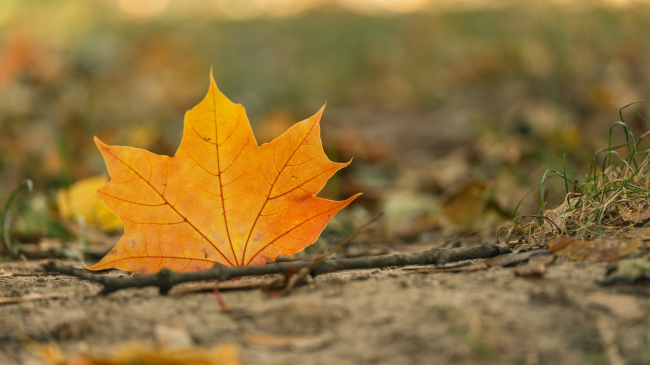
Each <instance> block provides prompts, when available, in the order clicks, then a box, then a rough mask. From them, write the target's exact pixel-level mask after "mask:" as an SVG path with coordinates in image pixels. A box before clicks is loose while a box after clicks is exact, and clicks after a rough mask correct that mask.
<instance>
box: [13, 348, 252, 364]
mask: <svg viewBox="0 0 650 365" xmlns="http://www.w3.org/2000/svg"><path fill="white" fill-rule="evenodd" d="M25 347H26V348H27V349H28V350H29V351H31V352H32V353H34V354H36V355H38V356H40V357H41V358H42V359H43V360H45V361H46V362H47V363H49V364H53V365H134V364H138V365H161V364H164V365H242V363H241V362H240V361H239V356H238V352H239V351H238V349H237V347H236V346H235V345H230V344H227V345H218V346H215V347H211V348H205V347H199V346H192V347H185V348H183V349H179V350H170V349H167V348H162V347H160V346H151V345H148V344H144V343H135V344H126V345H117V346H114V347H113V348H111V349H110V350H109V351H107V352H105V353H99V352H97V353H95V352H89V353H85V352H79V353H77V354H75V355H72V356H68V355H66V354H64V353H63V351H61V349H60V347H59V346H58V345H57V344H56V343H54V342H50V344H48V345H41V344H39V343H36V342H28V343H27V344H25Z"/></svg>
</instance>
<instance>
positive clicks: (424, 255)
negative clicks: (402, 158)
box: [43, 245, 511, 294]
mask: <svg viewBox="0 0 650 365" xmlns="http://www.w3.org/2000/svg"><path fill="white" fill-rule="evenodd" d="M510 252H511V250H510V248H508V247H501V246H494V245H486V246H472V247H461V248H452V249H434V250H429V251H423V252H418V253H411V254H395V255H386V256H369V257H354V258H344V259H338V260H334V259H327V260H324V261H322V262H320V263H319V264H318V265H317V266H316V267H314V268H313V270H312V275H321V274H326V273H331V272H337V271H344V270H357V269H376V268H384V267H391V266H410V265H442V264H446V263H449V262H457V261H464V260H473V259H484V258H490V257H493V256H497V255H501V254H505V253H510ZM311 264H312V263H311V262H291V263H278V264H267V265H260V266H238V267H226V266H222V265H218V264H217V265H215V266H214V267H213V268H212V269H209V270H203V271H195V272H185V273H179V272H173V271H170V270H167V269H162V270H161V271H160V272H159V273H157V274H154V275H140V276H133V277H126V278H116V277H110V276H105V275H97V274H91V273H90V272H88V271H87V270H82V269H76V268H74V267H71V266H68V265H63V264H61V263H58V262H56V261H54V260H52V261H49V262H47V263H46V264H44V265H43V267H44V268H45V270H47V271H49V272H58V273H62V274H66V275H70V276H75V277H78V278H80V279H84V280H88V281H92V282H96V283H99V284H102V285H104V289H103V290H102V291H101V292H100V294H109V293H112V292H115V291H118V290H122V289H128V288H143V287H149V286H153V287H157V288H158V289H159V290H160V293H161V294H167V293H168V292H169V290H170V289H171V288H172V287H173V286H174V285H177V284H181V283H186V282H190V281H200V280H219V281H222V282H223V281H226V280H230V279H234V278H237V277H244V276H256V275H268V274H281V273H284V272H286V271H287V270H289V269H292V268H293V269H295V270H299V269H301V268H303V267H308V266H309V265H311Z"/></svg>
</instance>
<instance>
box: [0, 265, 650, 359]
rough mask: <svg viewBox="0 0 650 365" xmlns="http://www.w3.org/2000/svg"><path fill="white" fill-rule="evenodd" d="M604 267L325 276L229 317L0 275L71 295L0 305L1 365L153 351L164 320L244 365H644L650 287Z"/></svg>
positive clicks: (81, 285)
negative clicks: (127, 346)
mask: <svg viewBox="0 0 650 365" xmlns="http://www.w3.org/2000/svg"><path fill="white" fill-rule="evenodd" d="M2 268H4V269H5V272H15V273H25V272H32V273H33V272H34V270H35V269H34V266H33V265H32V266H30V265H28V264H17V263H14V264H4V265H3V266H2ZM605 268H606V264H604V263H581V262H573V261H568V260H567V259H563V258H558V259H557V260H556V262H555V263H553V264H551V265H550V266H549V267H548V270H547V272H546V275H545V276H544V277H543V278H538V279H525V278H519V277H515V276H514V275H513V273H512V269H511V268H491V269H490V270H488V271H478V272H464V273H435V274H421V273H418V272H416V271H409V270H402V269H399V268H393V269H385V270H363V271H352V272H343V273H334V274H328V275H323V276H320V277H316V278H315V279H314V280H313V281H312V282H310V283H309V284H307V285H305V286H301V287H299V288H297V289H295V290H294V291H293V292H292V293H291V294H290V295H289V296H287V297H282V298H272V297H269V296H268V295H266V294H265V293H263V292H262V291H260V290H259V289H256V290H232V291H224V292H223V294H222V295H223V298H224V299H225V301H226V302H227V303H228V304H229V305H230V306H231V307H232V309H231V310H230V311H222V310H220V308H219V306H218V305H217V302H216V300H215V296H214V294H213V293H212V292H209V291H204V292H197V291H189V292H188V290H190V289H191V288H193V286H192V285H193V284H184V285H183V286H180V287H177V288H175V289H174V290H173V291H172V293H171V294H170V295H168V296H161V295H159V294H158V293H157V290H156V289H133V290H124V291H121V292H117V293H113V294H110V295H108V296H97V295H95V293H97V292H98V291H99V290H100V287H99V286H98V285H96V284H90V283H87V282H84V281H81V280H78V279H76V278H71V277H66V276H62V275H40V276H15V275H14V276H2V277H0V293H2V294H1V295H2V296H3V297H11V296H20V295H25V294H29V293H55V292H68V291H70V293H71V294H70V295H67V296H64V297H61V298H53V299H46V300H39V301H32V302H21V303H15V304H5V305H2V306H0V364H40V363H43V362H42V360H40V358H38V357H37V356H35V355H33V354H32V353H30V352H29V351H27V350H26V349H25V348H24V347H23V345H22V344H21V339H24V338H26V337H28V338H30V339H32V340H34V341H37V342H40V343H47V342H49V341H51V340H53V341H56V342H58V343H59V344H60V346H61V347H62V348H63V350H64V351H65V352H67V353H76V352H78V351H97V350H99V351H101V350H106V349H110V348H111V347H112V346H114V345H117V344H123V343H125V342H130V341H144V342H148V343H152V344H153V343H155V341H156V340H155V336H154V332H155V329H156V327H157V326H160V325H166V324H174V325H181V326H183V327H185V328H187V331H188V332H189V334H190V335H191V337H192V339H193V340H194V341H195V342H196V343H197V344H199V345H203V346H213V345H215V344H221V343H234V344H236V345H237V346H238V347H239V348H240V358H241V360H242V362H243V363H244V364H249V365H250V364H432V363H435V364H452V363H462V364H491V363H498V364H557V363H563V364H607V363H623V362H622V361H627V363H629V364H647V363H649V362H650V345H649V343H648V341H649V340H648V338H649V337H650V331H649V328H650V327H649V326H648V317H647V312H648V309H650V287H648V286H647V284H646V285H634V286H632V285H619V286H612V287H601V286H599V285H598V284H596V283H595V282H594V279H595V278H597V277H598V276H600V275H602V274H603V273H604V271H605ZM30 270H31V271H30ZM121 274H123V273H120V272H112V273H110V275H121ZM227 285H228V284H227V283H224V286H227ZM235 285H238V284H237V283H235ZM594 293H595V294H594ZM595 296H596V297H595ZM594 298H595V299H594ZM260 336H261V337H260ZM260 338H261V340H260ZM269 338H270V339H282V341H280V342H281V344H278V343H277V341H275V342H274V341H269V340H268V339H269Z"/></svg>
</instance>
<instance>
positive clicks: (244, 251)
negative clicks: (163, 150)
mask: <svg viewBox="0 0 650 365" xmlns="http://www.w3.org/2000/svg"><path fill="white" fill-rule="evenodd" d="M324 108H325V107H324V106H323V108H321V110H319V111H318V113H316V115H314V116H312V117H311V118H309V119H306V120H304V121H302V122H299V123H297V124H295V125H294V126H293V127H291V128H290V129H289V130H288V131H287V132H285V133H284V134H283V135H281V136H280V137H278V138H277V139H275V140H273V141H272V142H270V143H267V144H264V145H262V146H259V147H258V146H257V143H256V141H255V137H254V136H253V132H252V130H251V126H250V123H249V121H248V118H247V117H246V113H245V111H244V108H243V106H241V105H239V104H234V103H233V102H231V101H230V100H229V99H228V98H227V97H226V96H225V95H224V94H222V93H221V92H220V91H219V89H218V88H217V85H216V83H215V81H214V78H213V77H212V74H211V75H210V88H209V90H208V94H207V95H206V97H205V98H204V99H203V101H201V102H200V103H199V104H198V105H197V106H195V107H194V108H193V109H192V110H190V111H188V112H187V113H186V114H185V123H184V131H183V139H182V141H181V145H180V147H179V148H178V151H177V152H176V154H175V155H174V157H168V156H160V155H156V154H154V153H151V152H149V151H147V150H143V149H137V148H132V147H121V146H108V145H106V144H104V143H102V142H101V141H100V140H99V139H98V138H97V137H95V143H96V144H97V146H98V148H99V150H100V151H101V153H102V155H103V156H104V160H105V161H106V165H107V167H108V171H109V174H110V177H111V180H110V182H109V183H108V184H106V185H104V186H103V187H102V188H100V189H99V190H98V191H97V195H98V196H99V197H100V198H101V199H102V200H103V201H104V203H106V205H108V207H109V208H110V209H111V210H112V211H113V212H115V214H117V216H118V217H119V218H120V219H121V220H122V221H123V222H124V225H125V230H124V236H122V238H121V239H120V241H119V242H118V243H117V244H116V245H115V247H113V249H111V251H110V252H109V253H108V254H106V256H105V257H104V258H102V260H101V261H100V262H98V263H97V264H96V265H93V266H90V267H87V268H88V269H90V270H103V269H109V268H119V269H123V270H127V271H131V272H134V273H140V274H150V273H155V272H157V271H159V270H160V269H162V268H168V269H171V270H175V271H195V270H203V269H208V268H210V267H212V266H213V265H214V264H215V263H219V264H222V265H226V266H244V265H253V264H264V263H266V262H267V261H268V260H273V259H275V258H276V257H277V256H278V255H280V254H283V255H286V256H289V255H291V254H294V253H296V252H299V251H301V250H303V249H304V248H305V247H306V246H308V245H310V244H312V243H313V242H315V241H316V240H317V239H318V236H319V235H320V233H321V232H322V230H323V229H324V228H325V226H326V225H327V223H328V222H329V221H330V219H332V217H333V216H334V214H336V213H337V212H338V211H339V210H341V209H343V208H344V207H345V206H347V205H348V204H349V203H350V202H352V201H353V200H354V199H355V198H356V197H357V196H358V195H360V194H357V195H355V196H352V197H351V198H349V199H347V200H345V201H340V202H337V201H331V200H326V199H321V198H318V197H316V196H315V194H316V193H318V192H319V191H320V190H321V189H322V187H323V186H324V185H325V183H326V182H327V180H328V179H329V178H330V177H331V176H332V175H333V174H334V173H335V172H336V171H338V170H340V169H342V168H343V167H345V166H347V165H348V164H349V163H350V162H347V163H335V162H332V161H330V160H329V159H328V158H327V156H326V155H325V152H324V151H323V146H322V143H321V140H320V126H319V121H320V118H321V115H322V114H323V110H324Z"/></svg>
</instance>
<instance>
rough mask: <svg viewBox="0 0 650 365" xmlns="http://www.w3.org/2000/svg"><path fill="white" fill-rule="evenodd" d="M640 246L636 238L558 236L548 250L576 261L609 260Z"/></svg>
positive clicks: (622, 255)
mask: <svg viewBox="0 0 650 365" xmlns="http://www.w3.org/2000/svg"><path fill="white" fill-rule="evenodd" d="M639 246H641V241H640V240H638V239H627V240H622V239H603V240H598V241H584V242H582V241H577V240H574V239H572V238H558V239H556V240H553V241H552V242H551V243H549V245H548V249H549V251H551V252H552V253H554V254H555V255H558V256H564V257H568V258H570V259H572V260H577V261H611V260H616V259H619V258H621V257H624V256H625V255H627V254H629V253H631V252H632V251H634V250H636V249H637V248H638V247H639Z"/></svg>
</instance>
